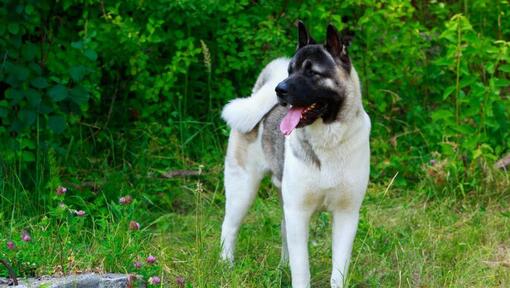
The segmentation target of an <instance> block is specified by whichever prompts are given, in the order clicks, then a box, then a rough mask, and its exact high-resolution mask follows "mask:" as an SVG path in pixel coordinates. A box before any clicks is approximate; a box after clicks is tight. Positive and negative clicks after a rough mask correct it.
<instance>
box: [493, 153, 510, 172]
mask: <svg viewBox="0 0 510 288" xmlns="http://www.w3.org/2000/svg"><path fill="white" fill-rule="evenodd" d="M508 166H510V154H508V155H506V156H505V157H503V158H501V159H499V160H498V162H496V164H495V165H494V167H496V168H498V169H506V168H507V167H508Z"/></svg>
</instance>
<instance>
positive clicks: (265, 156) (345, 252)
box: [221, 21, 371, 288]
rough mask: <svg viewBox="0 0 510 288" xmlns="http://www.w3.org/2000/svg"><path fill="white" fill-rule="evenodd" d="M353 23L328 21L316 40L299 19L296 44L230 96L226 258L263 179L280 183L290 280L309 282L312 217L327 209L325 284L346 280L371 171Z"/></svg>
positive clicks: (336, 284) (230, 259)
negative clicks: (247, 89)
mask: <svg viewBox="0 0 510 288" xmlns="http://www.w3.org/2000/svg"><path fill="white" fill-rule="evenodd" d="M351 39H352V35H351V34H350V33H346V32H344V31H342V33H338V32H337V30H336V29H335V27H334V26H332V25H331V24H330V25H328V27H327V35H326V42H325V44H317V43H316V42H315V40H314V39H313V38H312V37H311V36H310V35H309V33H308V31H307V29H306V27H305V25H304V24H303V22H301V21H299V22H298V48H297V51H296V52H295V54H294V56H293V57H292V58H291V59H285V58H278V59H276V60H273V61H272V62H271V63H269V64H268V65H267V66H266V67H265V68H264V69H263V70H262V72H261V74H260V76H259V77H258V79H257V81H256V83H255V86H254V87H253V90H252V95H251V96H250V97H246V98H238V99H235V100H233V101H231V102H230V103H228V104H227V105H226V106H225V107H224V109H223V111H222V118H223V119H224V120H225V121H226V122H227V124H228V125H229V126H230V128H231V132H230V136H229V140H228V148H227V153H226V158H225V171H224V173H225V183H224V184H225V193H226V205H225V218H224V221H223V224H222V231H221V249H222V250H221V258H222V259H223V260H225V261H227V262H230V263H232V262H233V260H234V248H235V242H236V238H237V235H238V232H239V227H240V225H241V223H242V221H243V219H244V217H245V216H246V213H247V211H248V209H249V207H250V205H251V204H252V202H253V200H254V198H255V196H256V193H257V190H258V187H259V183H260V181H261V179H262V178H263V177H264V175H265V174H266V173H271V175H272V182H273V184H274V185H275V186H276V187H278V188H280V189H279V190H280V192H281V200H282V207H283V211H284V213H283V214H284V216H283V219H282V225H281V232H282V241H283V244H282V255H281V259H282V261H283V262H284V263H286V262H287V261H289V262H290V270H291V278H292V287H294V288H300V287H310V269H309V259H308V258H309V257H308V226H309V223H310V218H311V216H312V214H313V213H314V212H315V211H317V210H319V209H325V210H328V211H330V212H331V213H332V225H333V227H332V228H333V229H332V231H333V233H332V234H333V235H332V243H333V245H332V246H333V247H332V254H333V268H332V274H331V287H343V286H344V285H345V283H346V279H347V272H348V268H349V262H350V257H351V251H352V245H353V242H354V238H355V234H356V230H357V226H358V220H359V209H360V206H361V203H362V201H363V197H364V195H365V191H366V189H367V185H368V180H369V172H370V146H369V134H370V129H371V123H370V118H369V116H368V115H367V113H366V112H365V110H364V108H363V105H362V101H361V87H360V81H359V78H358V74H357V73H356V70H355V68H354V66H353V65H352V62H351V60H350V58H349V56H348V50H347V49H348V46H349V44H350V41H351Z"/></svg>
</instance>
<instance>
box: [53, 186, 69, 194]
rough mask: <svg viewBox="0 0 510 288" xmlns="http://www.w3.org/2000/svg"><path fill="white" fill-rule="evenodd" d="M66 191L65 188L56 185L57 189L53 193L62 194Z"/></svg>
mask: <svg viewBox="0 0 510 288" xmlns="http://www.w3.org/2000/svg"><path fill="white" fill-rule="evenodd" d="M66 192H67V188H66V187H62V186H58V187H57V189H56V190H55V193H57V195H64V194H66Z"/></svg>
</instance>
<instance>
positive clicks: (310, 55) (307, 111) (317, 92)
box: [275, 21, 357, 135]
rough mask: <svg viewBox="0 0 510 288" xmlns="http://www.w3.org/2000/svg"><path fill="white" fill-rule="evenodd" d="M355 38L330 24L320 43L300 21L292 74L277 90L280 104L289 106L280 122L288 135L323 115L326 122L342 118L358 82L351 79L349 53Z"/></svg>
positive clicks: (291, 66)
mask: <svg viewBox="0 0 510 288" xmlns="http://www.w3.org/2000/svg"><path fill="white" fill-rule="evenodd" d="M351 39H352V33H349V32H346V31H345V30H344V31H342V33H338V32H337V30H336V29H335V27H334V26H332V25H331V24H330V25H328V28H327V35H326V43H325V44H316V42H315V40H314V39H313V38H312V37H311V36H310V35H309V33H308V31H307V30H306V27H305V25H304V24H303V22H301V21H299V22H298V48H297V51H296V53H295V55H294V56H293V57H292V59H291V61H290V63H289V67H288V72H289V76H288V77H287V78H286V79H285V80H284V81H282V82H280V83H279V84H278V86H276V89H275V90H276V94H277V96H278V102H279V103H280V105H283V106H288V107H289V111H288V112H287V115H286V116H285V117H284V119H283V120H282V123H281V125H280V128H281V130H282V132H283V133H284V134H286V135H288V134H290V133H291V132H292V130H294V128H299V127H304V126H307V125H310V124H312V123H313V122H315V120H317V119H319V118H322V120H323V122H324V123H326V124H328V123H331V122H333V121H335V120H337V119H338V114H339V113H341V109H342V106H343V103H344V102H345V101H346V98H348V97H349V95H348V94H349V92H348V91H349V90H352V89H350V88H351V86H352V85H353V82H354V81H357V76H356V80H353V79H351V72H352V71H353V68H352V65H351V60H350V58H349V56H348V54H347V48H348V46H349V44H350V41H351ZM354 73H355V71H354Z"/></svg>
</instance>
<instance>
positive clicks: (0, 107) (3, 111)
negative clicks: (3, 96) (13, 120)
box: [0, 100, 9, 118]
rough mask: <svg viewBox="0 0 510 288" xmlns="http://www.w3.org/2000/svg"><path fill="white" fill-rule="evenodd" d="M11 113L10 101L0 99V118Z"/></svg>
mask: <svg viewBox="0 0 510 288" xmlns="http://www.w3.org/2000/svg"><path fill="white" fill-rule="evenodd" d="M7 115H9V103H7V101H6V100H2V101H0V118H5V117H7Z"/></svg>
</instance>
